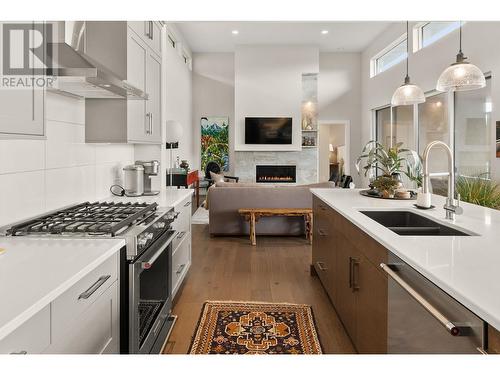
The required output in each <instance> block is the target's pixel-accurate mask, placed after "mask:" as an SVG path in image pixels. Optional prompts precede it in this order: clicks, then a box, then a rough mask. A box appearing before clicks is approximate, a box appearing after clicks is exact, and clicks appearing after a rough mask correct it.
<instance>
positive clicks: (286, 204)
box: [207, 182, 334, 235]
mask: <svg viewBox="0 0 500 375" xmlns="http://www.w3.org/2000/svg"><path fill="white" fill-rule="evenodd" d="M314 187H330V188H333V187H334V185H333V183H331V182H325V183H319V184H312V185H299V186H283V185H277V186H274V185H267V184H245V183H238V184H236V183H219V184H216V185H213V186H211V187H210V189H209V191H208V195H207V206H208V207H207V208H208V210H209V232H210V234H211V235H244V234H248V233H249V225H248V222H246V221H245V220H244V219H243V217H242V216H241V215H240V214H238V209H240V208H306V207H312V193H311V192H310V189H311V188H314ZM256 231H257V234H267V235H302V234H304V220H303V219H302V218H300V217H264V218H261V219H260V220H259V221H258V222H257V224H256Z"/></svg>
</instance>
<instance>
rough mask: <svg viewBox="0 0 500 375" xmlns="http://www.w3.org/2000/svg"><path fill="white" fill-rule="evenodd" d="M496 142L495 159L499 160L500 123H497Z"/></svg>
mask: <svg viewBox="0 0 500 375" xmlns="http://www.w3.org/2000/svg"><path fill="white" fill-rule="evenodd" d="M496 138H497V141H496V147H497V158H500V121H497V137H496Z"/></svg>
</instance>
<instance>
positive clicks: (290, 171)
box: [255, 165, 297, 183]
mask: <svg viewBox="0 0 500 375" xmlns="http://www.w3.org/2000/svg"><path fill="white" fill-rule="evenodd" d="M296 172H297V167H296V166H295V165H257V166H256V173H255V181H257V182H262V183H276V182H282V183H294V182H296V181H297V176H296Z"/></svg>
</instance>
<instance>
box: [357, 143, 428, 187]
mask: <svg viewBox="0 0 500 375" xmlns="http://www.w3.org/2000/svg"><path fill="white" fill-rule="evenodd" d="M402 146H403V143H402V142H399V143H396V144H395V145H394V146H392V147H388V148H386V147H384V145H382V144H381V143H379V142H377V141H369V142H368V143H367V144H366V145H365V146H364V147H363V150H362V151H361V155H360V156H359V157H358V159H357V160H356V169H357V171H358V173H360V170H361V168H362V169H364V175H365V177H366V176H367V175H368V174H369V173H373V172H374V171H379V172H381V176H379V177H377V179H379V178H381V177H392V178H393V179H396V180H397V179H398V177H399V176H400V175H401V174H404V175H406V176H407V177H408V179H410V181H413V182H415V184H416V185H417V186H422V160H421V158H420V156H419V155H418V154H417V153H416V152H415V151H413V150H410V149H407V148H402ZM363 162H364V165H363V166H362V167H361V165H362V163H363ZM385 183H387V181H386V182H385ZM372 185H373V186H374V187H375V188H376V186H375V185H374V184H373V183H372ZM377 189H378V188H377Z"/></svg>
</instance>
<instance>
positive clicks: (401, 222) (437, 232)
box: [360, 211, 473, 236]
mask: <svg viewBox="0 0 500 375" xmlns="http://www.w3.org/2000/svg"><path fill="white" fill-rule="evenodd" d="M360 212H361V213H362V214H364V215H366V216H368V217H369V218H370V219H372V220H375V221H376V222H377V223H379V224H381V225H383V226H384V227H386V228H387V229H390V230H392V231H393V232H395V233H397V234H399V235H400V236H471V235H473V234H469V233H466V232H464V231H461V230H458V229H455V228H452V227H449V226H446V225H443V224H441V223H439V222H437V221H434V220H432V219H429V218H427V217H425V216H421V215H418V214H416V213H414V212H412V211H360Z"/></svg>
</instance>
